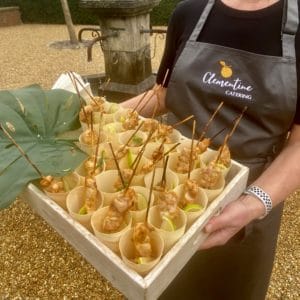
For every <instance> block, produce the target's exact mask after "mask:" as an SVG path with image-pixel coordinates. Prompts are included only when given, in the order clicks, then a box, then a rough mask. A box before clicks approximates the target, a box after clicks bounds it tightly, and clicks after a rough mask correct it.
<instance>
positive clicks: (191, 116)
mask: <svg viewBox="0 0 300 300" xmlns="http://www.w3.org/2000/svg"><path fill="white" fill-rule="evenodd" d="M194 117H195V116H194V115H190V116H188V117H186V118H185V119H183V120H181V121H179V122H177V123H175V124H173V125H172V127H173V128H174V127H176V126H179V125H181V124H183V123H185V122H187V121H189V120H190V119H192V118H194Z"/></svg>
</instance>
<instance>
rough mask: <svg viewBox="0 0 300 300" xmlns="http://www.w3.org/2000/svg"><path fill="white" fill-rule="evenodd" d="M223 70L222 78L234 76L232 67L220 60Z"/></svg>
mask: <svg viewBox="0 0 300 300" xmlns="http://www.w3.org/2000/svg"><path fill="white" fill-rule="evenodd" d="M219 63H220V65H221V66H222V68H221V76H222V77H223V78H230V77H231V76H232V69H231V66H227V65H226V63H225V61H222V60H220V61H219Z"/></svg>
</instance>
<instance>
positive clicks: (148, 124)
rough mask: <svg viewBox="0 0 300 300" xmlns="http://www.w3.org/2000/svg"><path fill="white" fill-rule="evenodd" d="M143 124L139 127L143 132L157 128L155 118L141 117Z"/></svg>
mask: <svg viewBox="0 0 300 300" xmlns="http://www.w3.org/2000/svg"><path fill="white" fill-rule="evenodd" d="M143 122H144V124H143V126H142V127H141V130H142V131H144V132H147V133H149V132H151V131H153V130H156V129H157V128H158V124H159V122H158V121H157V120H155V119H151V118H144V119H143Z"/></svg>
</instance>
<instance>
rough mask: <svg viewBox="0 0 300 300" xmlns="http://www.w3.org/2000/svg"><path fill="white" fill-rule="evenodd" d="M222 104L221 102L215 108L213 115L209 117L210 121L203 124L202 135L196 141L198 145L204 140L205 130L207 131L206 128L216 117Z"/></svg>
mask: <svg viewBox="0 0 300 300" xmlns="http://www.w3.org/2000/svg"><path fill="white" fill-rule="evenodd" d="M223 104H224V102H223V101H222V102H221V103H220V104H219V106H218V107H217V109H216V110H215V111H214V113H213V114H212V116H211V117H210V119H209V120H208V121H207V123H206V124H205V126H204V128H203V130H202V133H201V135H200V137H199V139H198V143H199V142H200V141H201V140H202V139H203V138H204V136H205V134H206V132H207V130H208V127H209V126H210V124H211V122H212V121H213V119H214V118H215V116H216V115H217V113H218V112H219V111H220V109H221V108H222V106H223Z"/></svg>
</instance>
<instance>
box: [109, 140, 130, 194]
mask: <svg viewBox="0 0 300 300" xmlns="http://www.w3.org/2000/svg"><path fill="white" fill-rule="evenodd" d="M108 144H109V147H110V150H111V153H112V155H113V157H114V161H115V164H116V166H117V170H118V173H119V176H120V178H121V181H122V185H123V188H124V189H125V188H126V185H125V181H124V178H123V175H122V172H121V169H120V166H119V163H118V160H117V158H116V155H115V152H114V149H113V147H112V144H111V142H109V143H108Z"/></svg>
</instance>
